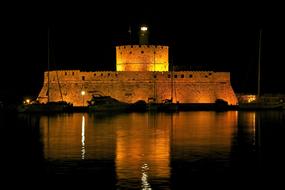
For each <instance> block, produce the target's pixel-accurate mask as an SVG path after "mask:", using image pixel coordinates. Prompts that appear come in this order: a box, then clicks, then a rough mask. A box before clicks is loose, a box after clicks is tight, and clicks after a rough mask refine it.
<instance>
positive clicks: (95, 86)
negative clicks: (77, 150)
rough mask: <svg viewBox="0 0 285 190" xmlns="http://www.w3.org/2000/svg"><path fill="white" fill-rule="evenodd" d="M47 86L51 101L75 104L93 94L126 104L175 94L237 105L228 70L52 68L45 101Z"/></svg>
mask: <svg viewBox="0 0 285 190" xmlns="http://www.w3.org/2000/svg"><path fill="white" fill-rule="evenodd" d="M48 73H49V79H50V84H49V85H48ZM48 86H49V87H50V90H49V95H50V101H62V100H63V101H67V102H71V103H73V105H74V106H87V101H88V100H90V99H91V97H92V95H94V94H100V95H107V96H111V97H113V98H116V99H117V100H119V101H123V102H127V103H135V102H136V101H138V100H144V101H146V102H148V99H149V98H156V101H157V103H162V102H163V100H165V99H170V98H171V97H173V100H174V102H177V101H178V102H179V103H214V102H215V101H216V99H224V100H225V101H227V102H228V103H229V104H232V105H236V104H237V98H236V95H235V93H234V91H233V89H232V87H231V83H230V73H229V72H213V71H199V72H198V71H179V72H149V71H104V72H103V71H102V72H82V71H80V70H60V71H50V72H45V77H44V84H43V87H42V89H41V91H40V93H39V96H38V100H39V101H40V102H42V103H44V102H47V100H48V97H47V95H48ZM82 90H84V91H85V92H86V94H85V95H84V96H82V95H81V91H82Z"/></svg>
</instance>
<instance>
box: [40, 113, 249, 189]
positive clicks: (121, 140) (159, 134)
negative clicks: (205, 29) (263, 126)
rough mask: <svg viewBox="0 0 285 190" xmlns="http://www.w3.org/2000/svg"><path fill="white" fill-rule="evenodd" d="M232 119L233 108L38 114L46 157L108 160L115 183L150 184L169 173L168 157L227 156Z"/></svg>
mask: <svg viewBox="0 0 285 190" xmlns="http://www.w3.org/2000/svg"><path fill="white" fill-rule="evenodd" d="M252 117H254V116H252ZM237 120H238V112H235V111H232V112H231V111H230V112H221V113H218V112H210V111H204V112H203V111H201V112H198V111H195V112H179V113H175V114H167V113H156V114H155V113H128V114H118V115H105V116H98V115H96V114H80V113H78V114H66V115H60V116H42V117H41V119H40V127H41V134H42V142H43V147H44V149H43V150H44V156H45V158H46V159H51V160H113V161H114V165H115V171H116V179H117V181H118V184H117V185H118V186H119V187H124V183H125V181H126V180H127V181H132V180H134V181H136V184H139V187H140V188H142V189H150V188H151V187H152V181H153V180H154V179H170V176H171V160H173V159H174V160H176V159H177V160H187V161H190V160H192V161H193V160H194V161H195V160H197V159H198V160H199V159H202V158H205V157H209V156H211V155H212V154H215V156H217V157H219V156H223V157H224V158H225V159H226V158H227V156H228V155H229V154H230V152H231V147H232V140H233V135H234V134H235V133H234V132H235V131H237V122H238V121H237ZM249 120H251V119H249Z"/></svg>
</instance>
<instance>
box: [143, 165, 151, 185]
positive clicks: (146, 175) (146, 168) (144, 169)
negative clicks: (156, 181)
mask: <svg viewBox="0 0 285 190" xmlns="http://www.w3.org/2000/svg"><path fill="white" fill-rule="evenodd" d="M148 170H149V168H148V165H147V164H143V166H142V178H141V180H142V186H141V187H142V190H151V186H150V184H149V182H148V181H147V179H148V174H147V171H148Z"/></svg>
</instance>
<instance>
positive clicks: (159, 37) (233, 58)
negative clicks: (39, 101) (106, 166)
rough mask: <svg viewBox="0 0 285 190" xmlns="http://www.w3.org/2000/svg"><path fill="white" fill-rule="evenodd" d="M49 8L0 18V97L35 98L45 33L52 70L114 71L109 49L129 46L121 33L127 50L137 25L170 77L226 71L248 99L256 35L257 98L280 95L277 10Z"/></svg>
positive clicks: (136, 6) (43, 63)
mask: <svg viewBox="0 0 285 190" xmlns="http://www.w3.org/2000/svg"><path fill="white" fill-rule="evenodd" d="M127 6H129V7H127ZM221 6H223V7H221ZM51 7H52V6H50V7H46V8H44V9H42V10H41V9H32V10H31V9H16V10H14V9H12V8H10V9H9V11H7V13H5V14H4V15H3V16H2V18H3V22H2V29H3V30H2V32H4V34H2V37H1V41H2V45H1V46H2V54H3V55H2V59H1V62H2V63H1V66H2V68H1V78H0V79H1V91H0V93H1V94H0V95H1V97H9V98H10V99H13V98H17V99H22V97H23V96H33V97H35V96H37V94H38V92H39V90H40V88H41V85H42V82H43V72H44V70H45V69H47V63H48V61H47V57H48V28H50V42H51V44H50V47H51V59H50V62H51V67H52V68H54V69H55V68H65V69H66V68H72V69H81V70H114V69H115V46H116V45H118V44H128V43H130V35H129V33H128V30H129V26H131V27H132V31H133V32H132V33H133V36H132V39H133V41H132V43H135V36H136V33H135V30H136V29H137V28H138V27H139V25H140V24H147V25H148V26H149V29H150V42H151V43H153V44H165V45H169V51H170V55H171V57H170V61H171V62H172V63H173V64H174V65H175V66H176V67H177V68H178V69H179V68H180V69H183V68H190V67H192V66H201V65H202V66H203V68H205V69H206V68H208V69H212V70H215V71H229V72H231V82H232V86H233V88H234V90H235V91H236V92H255V91H256V83H257V82H256V76H257V62H258V32H259V29H260V28H262V29H263V33H262V59H261V64H262V81H261V83H262V85H263V86H262V92H263V93H264V92H266V93H271V92H272V93H273V92H282V93H285V85H284V82H283V76H284V74H283V70H282V69H281V68H282V66H283V64H284V61H285V59H284V49H285V48H284V42H285V37H284V34H285V31H284V28H285V27H284V20H282V13H283V12H282V10H281V9H280V10H279V9H278V8H271V7H270V8H269V7H268V6H260V5H250V6H244V5H228V6H227V5H217V4H215V5H208V6H205V5H203V6H202V5H194V4H191V3H187V4H185V5H184V4H183V5H178V4H173V3H167V2H165V3H164V5H163V6H160V5H156V4H154V3H153V4H149V3H145V4H134V3H130V4H127V5H126V6H125V5H123V4H120V5H112V6H102V5H96V4H93V5H92V6H91V5H90V6H88V5H85V6H77V5H73V6H65V5H62V6H57V7H53V8H51ZM276 7H278V6H276ZM10 10H11V11H10ZM30 10H31V11H30ZM35 10H36V11H35ZM204 66H205V67H204ZM8 74H9V75H8ZM15 80H18V81H17V82H16V81H15Z"/></svg>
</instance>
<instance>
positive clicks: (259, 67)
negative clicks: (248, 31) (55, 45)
mask: <svg viewBox="0 0 285 190" xmlns="http://www.w3.org/2000/svg"><path fill="white" fill-rule="evenodd" d="M261 34H262V29H260V30H259V44H258V75H257V98H258V99H259V97H260V69H261V66H260V58H261V57H260V56H261Z"/></svg>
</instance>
